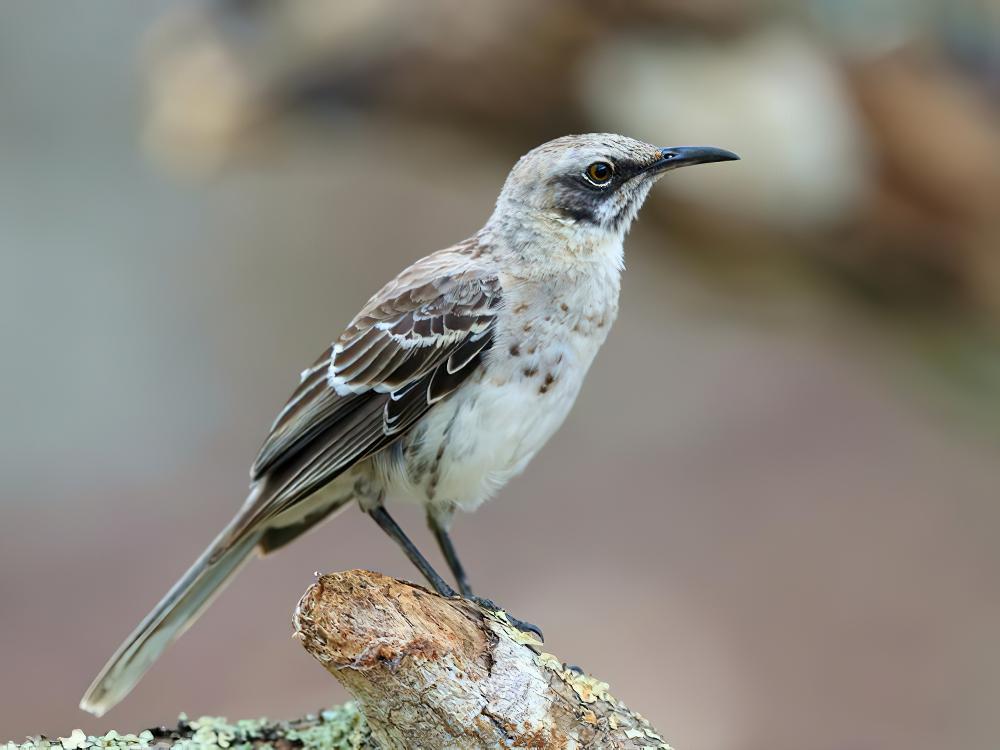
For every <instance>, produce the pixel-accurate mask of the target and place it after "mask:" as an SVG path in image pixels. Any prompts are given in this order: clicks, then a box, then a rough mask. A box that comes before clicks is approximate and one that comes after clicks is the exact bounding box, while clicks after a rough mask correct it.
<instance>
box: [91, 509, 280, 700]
mask: <svg viewBox="0 0 1000 750" xmlns="http://www.w3.org/2000/svg"><path fill="white" fill-rule="evenodd" d="M242 515H243V514H239V515H237V517H236V518H235V519H233V521H232V523H230V524H229V526H227V527H226V528H225V529H223V531H222V533H221V534H219V536H217V537H216V538H215V541H213V542H212V544H211V545H209V547H208V549H206V550H205V551H204V552H203V553H202V555H201V557H199V558H198V560H197V561H196V562H195V564H194V565H192V566H191V568H190V569H189V570H188V572H187V573H185V574H184V577H183V578H181V579H180V580H179V581H178V582H177V583H175V584H174V586H173V588H172V589H170V591H169V592H168V593H167V595H166V596H165V597H163V599H162V600H161V601H160V603H159V604H157V605H156V607H154V608H153V611H152V612H150V613H149V614H148V615H146V617H145V619H143V621H142V622H141V623H139V626H138V627H137V628H136V629H135V631H134V632H133V633H132V635H130V636H129V637H128V638H127V639H126V640H125V642H124V643H122V645H121V646H119V647H118V651H116V652H115V655H114V656H112V657H111V660H110V661H108V663H107V664H105V665H104V669H102V670H101V673H100V674H99V675H97V678H96V679H95V680H94V682H93V684H92V685H91V686H90V688H89V689H88V690H87V692H86V694H85V695H84V696H83V700H81V701H80V708H82V709H83V710H84V711H89V712H90V713H92V714H94V715H96V716H101V715H103V714H104V713H105V712H106V711H108V710H109V709H110V708H111V707H112V706H114V705H115V704H116V703H118V702H119V701H120V700H121V699H122V698H124V697H125V696H126V695H128V693H129V692H130V691H131V690H132V688H133V687H135V685H136V683H137V682H138V681H139V679H140V678H141V677H142V676H143V674H145V673H146V670H147V669H149V668H150V667H151V666H152V665H153V662H154V661H156V659H157V657H159V655H160V654H161V653H163V651H164V649H166V648H167V646H169V645H170V644H171V643H173V642H174V641H175V640H176V639H177V638H179V637H180V636H181V634H182V633H183V632H184V631H185V630H187V629H188V627H189V626H190V625H191V624H192V623H193V622H194V621H195V620H196V619H197V618H198V616H199V615H200V614H201V613H202V611H203V610H204V609H205V607H207V606H208V605H209V604H210V603H211V602H212V599H213V598H214V597H215V595H216V594H218V593H219V592H220V591H222V589H223V587H224V586H225V585H226V583H227V582H228V581H229V579H230V578H231V577H232V576H233V574H234V573H236V571H237V570H239V568H240V567H241V566H242V564H243V563H244V562H246V560H247V559H248V558H249V556H250V553H251V552H252V551H253V549H254V547H255V546H256V545H257V543H258V541H260V538H261V536H262V535H263V530H261V531H249V530H245V529H244V530H243V533H237V534H236V535H235V539H234V532H236V531H237V530H238V529H239V525H240V524H243V518H242Z"/></svg>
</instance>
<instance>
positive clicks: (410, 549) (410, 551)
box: [368, 505, 455, 597]
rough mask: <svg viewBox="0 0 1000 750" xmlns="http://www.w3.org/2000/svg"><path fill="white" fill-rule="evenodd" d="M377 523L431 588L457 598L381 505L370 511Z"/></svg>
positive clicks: (442, 594) (453, 590) (443, 594)
mask: <svg viewBox="0 0 1000 750" xmlns="http://www.w3.org/2000/svg"><path fill="white" fill-rule="evenodd" d="M368 515H370V516H371V517H372V518H373V519H375V523H377V524H378V525H379V526H380V527H381V528H382V531H384V532H385V533H386V534H388V535H389V536H390V537H392V539H393V540H394V541H395V542H396V544H398V545H399V546H400V548H402V550H403V552H404V553H405V554H406V556H407V557H408V558H410V562H412V563H413V564H414V565H415V566H416V567H417V570H419V571H420V572H421V573H422V574H423V576H424V578H426V579H427V582H428V583H429V584H430V585H431V587H432V588H433V589H434V590H435V591H436V592H437V593H438V594H440V595H441V596H447V597H451V596H455V589H453V588H452V587H451V586H449V585H448V583H447V582H446V581H445V580H444V579H443V578H442V577H441V576H440V575H438V572H437V571H436V570H434V568H433V567H432V566H431V564H430V563H429V562H427V558H426V557H424V556H423V555H422V554H420V550H418V549H417V547H416V545H415V544H414V543H413V542H411V541H410V538H409V537H408V536H407V535H406V533H405V532H404V531H403V530H402V529H401V528H399V524H398V523H396V522H395V520H393V518H392V516H390V515H389V513H388V511H386V509H385V508H384V507H382V506H381V505H377V506H376V507H374V508H372V509H371V510H369V511H368Z"/></svg>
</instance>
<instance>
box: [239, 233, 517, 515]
mask: <svg viewBox="0 0 1000 750" xmlns="http://www.w3.org/2000/svg"><path fill="white" fill-rule="evenodd" d="M500 302H501V289H500V283H499V280H498V279H497V277H496V275H495V274H494V273H491V272H488V271H485V270H483V269H482V268H477V267H475V266H473V265H471V263H470V260H469V258H468V256H465V255H462V254H460V253H458V252H455V251H442V252H441V253H435V254H434V255H431V256H428V257H427V258H424V259H423V260H422V261H419V262H418V263H416V264H414V265H413V266H411V267H410V268H409V269H407V270H406V271H404V272H403V273H402V274H400V276H398V277H397V278H396V279H395V280H394V281H392V282H391V283H390V284H388V285H387V286H386V287H384V288H383V289H382V290H381V291H380V292H379V293H378V294H376V295H375V296H374V297H372V298H371V299H370V300H369V301H368V304H367V305H365V307H364V309H363V310H362V311H361V312H360V313H359V314H358V316H357V317H356V318H355V319H354V320H353V321H352V322H351V324H350V326H348V328H347V330H346V331H344V333H343V334H342V335H341V336H340V338H339V339H337V341H336V342H335V343H334V344H333V345H332V346H331V347H330V348H329V349H327V351H326V352H324V354H323V355H322V356H321V357H320V358H319V359H318V360H317V361H316V362H315V363H314V364H313V366H312V367H310V368H309V369H307V370H305V371H304V372H303V373H302V382H301V383H300V384H299V387H298V389H297V390H296V391H295V393H294V394H292V397H291V398H290V399H289V401H288V403H287V405H286V406H285V408H284V409H283V410H282V411H281V413H280V414H279V415H278V418H277V419H276V420H275V422H274V424H273V425H272V427H271V432H270V434H269V435H268V437H267V439H266V440H265V441H264V445H263V446H262V447H261V449H260V453H259V454H258V456H257V459H256V461H254V465H253V468H252V469H251V477H252V479H253V480H254V481H255V482H258V483H260V484H261V485H262V488H263V490H264V491H263V492H261V493H260V494H259V496H258V497H257V499H256V501H255V503H254V505H255V506H256V507H255V509H254V511H253V512H252V513H251V514H250V515H249V517H248V518H247V526H249V525H253V524H256V523H257V522H259V521H262V520H265V519H267V518H272V517H274V516H275V515H277V514H279V513H281V512H282V511H284V510H286V509H287V508H289V507H290V506H291V505H292V504H294V503H295V502H296V501H298V500H300V499H302V498H304V497H306V496H307V495H309V494H311V493H312V492H315V491H316V490H317V489H319V488H320V487H321V486H323V485H324V484H326V483H327V482H329V481H331V480H332V479H334V478H335V477H337V476H338V475H339V474H340V473H342V472H343V471H345V470H346V469H348V468H349V467H350V466H352V465H353V464H354V463H356V462H357V461H359V460H361V459H363V458H365V457H366V456H369V455H371V454H372V453H374V452H376V451H378V450H380V449H382V448H384V447H386V446H388V445H389V444H391V443H392V442H394V441H395V440H397V439H399V438H400V437H401V436H402V435H403V434H404V433H405V432H406V430H407V429H408V428H409V427H410V426H412V425H413V423H414V422H415V421H416V420H417V419H419V418H420V417H421V416H422V415H423V414H424V413H426V412H427V410H428V409H430V408H431V407H432V406H433V405H434V404H435V403H437V402H438V401H440V400H441V399H442V398H444V397H445V396H447V395H448V394H449V393H451V392H453V391H454V390H455V389H456V388H457V387H458V386H459V385H460V384H461V383H462V382H463V381H464V380H465V378H467V377H468V376H469V375H470V374H471V373H472V372H474V371H475V369H476V367H477V366H478V364H479V362H480V359H481V357H482V356H483V353H484V352H485V351H486V350H488V349H489V347H490V345H491V344H492V341H493V331H494V325H495V320H496V313H497V310H498V308H499V306H500ZM244 528H246V526H244Z"/></svg>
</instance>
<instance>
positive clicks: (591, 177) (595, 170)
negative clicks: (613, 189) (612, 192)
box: [585, 161, 615, 187]
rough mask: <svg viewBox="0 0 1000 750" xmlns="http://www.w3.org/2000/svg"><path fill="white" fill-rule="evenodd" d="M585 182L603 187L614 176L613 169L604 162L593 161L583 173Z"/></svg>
mask: <svg viewBox="0 0 1000 750" xmlns="http://www.w3.org/2000/svg"><path fill="white" fill-rule="evenodd" d="M585 175H586V177H587V180H588V181H589V182H592V183H593V184H595V185H597V186H598V187H604V186H605V185H607V184H608V183H610V182H611V178H612V177H614V175H615V168H614V167H612V166H611V165H610V164H608V163H607V162H606V161H595V162H594V163H593V164H591V165H590V166H589V167H587V171H586V172H585Z"/></svg>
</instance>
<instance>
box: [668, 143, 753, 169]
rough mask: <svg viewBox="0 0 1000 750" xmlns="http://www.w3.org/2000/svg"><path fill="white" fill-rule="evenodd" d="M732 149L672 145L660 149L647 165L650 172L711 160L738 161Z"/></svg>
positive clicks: (709, 162)
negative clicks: (656, 157) (656, 158)
mask: <svg viewBox="0 0 1000 750" xmlns="http://www.w3.org/2000/svg"><path fill="white" fill-rule="evenodd" d="M739 158H740V157H739V156H737V155H736V154H734V153H733V152H732V151H726V150H725V149H724V148H715V147H714V146H672V147H670V148H661V149H660V158H659V159H658V160H657V161H655V162H653V163H652V164H650V165H649V168H648V170H649V171H650V172H666V171H667V170H670V169H677V168H678V167H687V166H690V165H692V164H711V163H712V162H713V161H739Z"/></svg>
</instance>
